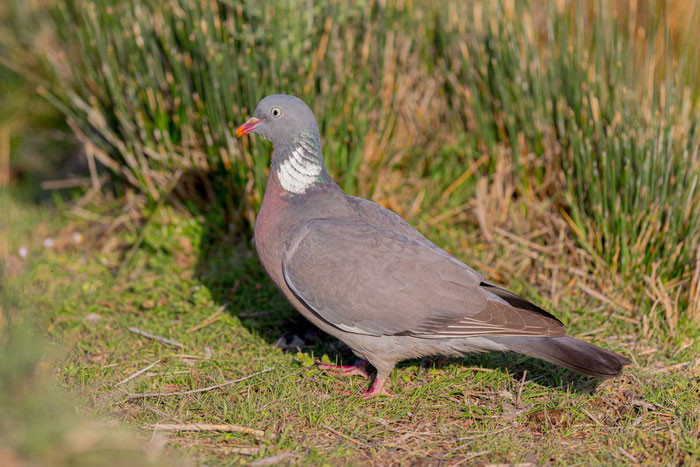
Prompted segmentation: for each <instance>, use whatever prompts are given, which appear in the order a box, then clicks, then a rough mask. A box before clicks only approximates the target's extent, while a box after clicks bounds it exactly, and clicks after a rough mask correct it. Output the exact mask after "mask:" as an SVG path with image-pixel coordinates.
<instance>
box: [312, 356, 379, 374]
mask: <svg viewBox="0 0 700 467" xmlns="http://www.w3.org/2000/svg"><path fill="white" fill-rule="evenodd" d="M318 368H319V369H321V370H327V371H332V372H333V373H338V374H340V375H342V376H353V375H357V376H362V377H363V378H369V373H367V362H366V361H365V360H358V361H357V362H355V364H354V365H352V366H347V365H345V366H344V365H328V364H326V363H320V364H319V365H318Z"/></svg>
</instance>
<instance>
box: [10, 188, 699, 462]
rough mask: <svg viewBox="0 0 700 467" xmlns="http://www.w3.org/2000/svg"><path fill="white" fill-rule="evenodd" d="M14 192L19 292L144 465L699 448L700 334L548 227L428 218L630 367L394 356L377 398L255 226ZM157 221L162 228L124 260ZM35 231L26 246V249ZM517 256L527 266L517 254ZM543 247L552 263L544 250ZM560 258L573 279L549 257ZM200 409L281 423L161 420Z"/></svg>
mask: <svg viewBox="0 0 700 467" xmlns="http://www.w3.org/2000/svg"><path fill="white" fill-rule="evenodd" d="M8 205H9V207H10V214H11V217H10V218H11V219H13V221H12V223H13V225H12V229H10V230H9V235H8V245H9V248H8V251H9V256H8V261H7V267H6V280H5V293H6V294H10V295H12V296H14V297H16V298H17V297H19V298H17V300H18V303H19V304H20V306H18V309H22V310H33V311H32V312H31V316H32V317H33V318H32V326H33V329H34V330H35V331H34V332H35V333H36V334H38V335H40V336H45V337H46V338H47V340H48V341H49V344H48V347H47V349H48V350H47V351H44V352H43V353H42V357H41V362H40V365H39V367H38V368H40V369H42V371H43V373H45V374H47V375H49V379H50V381H53V383H52V385H54V386H58V389H59V390H60V391H62V392H64V393H67V394H68V396H67V397H69V398H71V399H70V400H71V401H73V403H74V404H75V405H76V406H77V407H78V412H79V414H80V416H81V417H85V418H87V419H89V420H95V419H96V420H98V421H99V423H101V424H103V425H107V426H113V425H114V423H115V421H116V422H117V424H118V425H120V426H121V427H122V428H125V429H126V431H127V432H130V433H131V434H132V435H133V436H135V438H136V439H137V442H138V443H141V444H142V445H143V452H145V453H147V454H148V455H149V456H150V457H142V458H139V460H143V461H144V462H158V459H162V456H169V458H175V459H184V462H197V463H207V464H218V463H227V464H228V463H231V464H236V463H247V462H251V461H256V460H263V463H282V462H304V463H310V464H324V463H325V464H340V463H346V462H349V461H353V462H357V463H361V464H369V463H373V464H374V463H379V464H394V463H427V464H438V463H447V464H450V465H457V464H462V463H522V462H537V463H546V462H553V463H557V464H570V463H579V464H580V463H584V464H599V463H640V462H643V463H653V464H657V463H673V464H677V463H686V464H692V463H695V462H697V460H698V459H699V458H700V441H699V439H700V397H699V396H700V389H699V388H700V369H699V363H700V362H699V360H700V359H698V358H697V355H699V351H700V345H699V344H698V341H697V338H696V337H695V336H696V334H697V331H695V330H692V329H691V330H683V331H684V332H683V333H679V334H678V335H679V336H682V335H686V336H687V337H685V338H681V337H674V336H672V335H670V334H669V333H667V332H664V331H662V330H661V329H659V330H657V331H655V330H654V329H651V331H650V330H649V329H646V330H644V329H643V327H644V323H643V322H642V320H639V319H638V318H636V317H635V315H634V314H630V315H627V314H625V309H626V307H625V306H623V305H618V303H619V302H618V299H617V298H615V299H612V298H610V297H609V296H608V295H606V294H607V291H606V294H603V293H602V292H596V291H595V290H592V289H591V287H590V286H588V285H586V286H583V287H581V283H583V282H584V279H582V278H580V275H579V276H577V275H576V274H575V273H570V272H567V271H568V269H569V267H570V264H569V263H570V258H567V257H565V256H562V257H559V258H556V257H555V256H547V255H546V254H545V253H542V254H541V255H540V254H539V253H538V251H539V250H537V249H534V250H533V249H531V248H530V249H527V250H528V251H529V253H527V254H526V253H524V252H522V251H521V250H525V248H523V247H522V245H521V243H522V242H520V243H519V240H518V238H520V240H522V241H526V242H531V243H533V244H539V243H538V242H539V240H538V238H537V237H536V236H530V237H529V240H528V239H527V238H526V237H516V236H515V235H513V234H511V237H507V235H504V236H503V238H504V239H507V238H510V241H505V240H504V241H503V242H499V241H496V240H492V241H491V242H487V241H486V240H484V239H483V237H482V236H475V235H474V234H473V232H472V231H471V230H470V229H472V228H473V226H472V225H470V224H468V223H467V224H465V223H462V224H458V225H457V226H452V227H450V228H448V229H440V228H432V227H430V228H425V230H424V231H425V232H426V233H427V234H428V235H429V236H430V237H431V238H432V239H434V240H435V242H436V243H437V244H439V245H441V246H444V247H447V248H448V250H449V251H451V252H452V253H454V254H456V255H457V256H459V257H460V259H463V260H464V261H465V262H467V263H469V264H472V265H474V266H476V267H477V268H478V269H480V270H482V272H484V273H486V274H487V275H489V276H490V277H492V278H495V279H497V280H499V281H500V282H502V283H504V284H507V285H508V286H509V287H511V288H512V289H514V290H515V291H517V292H518V293H520V294H523V295H524V296H526V297H528V298H529V299H531V300H533V301H535V302H536V303H539V304H541V305H543V306H544V307H545V308H548V309H549V310H551V311H552V312H554V313H555V314H556V315H557V316H559V317H560V318H561V319H562V320H563V321H564V323H565V324H566V325H567V328H568V330H569V333H570V334H572V335H574V336H576V337H580V338H584V339H587V340H589V341H591V342H593V343H596V344H598V345H601V346H604V347H606V348H609V349H612V350H615V351H617V352H620V353H622V354H624V355H626V356H629V357H630V358H631V359H632V360H633V363H632V365H630V367H628V369H626V370H625V372H624V374H623V376H621V377H620V378H617V379H614V380H608V381H603V382H600V381H597V380H593V379H590V378H588V377H585V376H582V375H580V374H577V373H574V372H571V371H568V370H565V369H561V368H558V367H556V366H554V365H550V364H548V363H545V362H542V361H539V360H534V359H529V358H524V357H521V356H518V355H506V354H488V355H476V356H466V357H464V358H462V359H451V360H437V359H426V360H420V361H409V362H405V363H403V364H401V365H399V367H398V368H397V369H396V370H395V371H394V372H393V374H392V377H391V391H392V392H393V393H394V394H395V396H394V397H380V398H377V399H374V400H369V401H366V400H364V399H362V397H361V396H360V395H359V391H360V390H362V389H363V388H365V387H366V386H367V381H365V380H363V379H361V378H359V377H349V378H343V377H340V376H336V375H333V374H329V373H324V372H322V371H320V370H318V369H317V368H316V367H315V363H316V362H318V361H321V360H324V361H332V362H344V363H346V364H351V363H352V362H353V359H354V357H353V356H352V354H351V352H350V351H349V350H348V349H347V348H346V347H344V346H343V345H342V344H341V343H340V342H338V341H336V340H335V339H332V338H330V337H328V336H325V335H323V334H322V333H320V332H317V331H316V330H315V329H314V328H313V326H311V325H310V324H308V323H307V322H305V321H304V319H303V318H301V317H300V316H299V315H298V314H297V313H296V312H295V311H294V310H293V309H292V308H291V306H290V305H289V304H288V303H287V302H286V301H285V300H284V299H283V298H282V296H281V295H280V294H279V293H278V292H277V291H276V289H275V288H274V286H273V285H272V284H271V282H270V281H269V280H268V279H267V277H266V275H265V274H264V271H263V270H262V268H261V267H260V265H259V263H258V260H257V257H256V256H255V253H254V250H253V249H252V244H251V243H250V241H249V240H247V236H246V235H244V234H242V233H237V232H236V231H235V229H233V230H234V231H230V230H232V229H228V230H229V231H226V232H224V230H226V229H223V230H222V229H217V228H213V227H212V225H216V222H212V218H211V217H206V216H200V217H196V216H195V217H192V216H190V215H186V214H184V213H182V212H179V211H177V210H174V209H172V208H169V207H163V208H160V209H159V210H158V211H157V212H156V214H155V215H154V216H153V217H152V219H151V221H150V223H149V224H147V225H146V227H142V228H134V227H129V226H128V225H127V227H125V228H123V229H121V230H118V233H115V234H110V233H109V232H108V228H109V224H107V227H105V223H104V222H98V220H99V219H95V218H92V219H90V220H89V221H88V220H85V219H81V218H80V217H79V216H76V215H75V214H70V213H68V214H64V215H58V214H56V213H55V211H53V210H51V209H47V208H41V207H37V206H36V205H35V204H33V203H30V202H27V201H22V200H21V199H20V198H16V197H11V198H10V202H9V203H8ZM79 213H80V211H79ZM126 224H128V222H126ZM428 224H429V222H428V223H424V224H421V225H423V227H425V225H428ZM205 226H207V227H205ZM140 229H143V230H140ZM139 232H143V242H142V243H141V245H140V247H139V248H138V249H135V250H133V251H134V252H135V253H134V255H133V257H131V259H130V261H129V264H128V265H127V266H122V264H123V262H124V258H125V257H126V258H129V257H130V256H129V251H131V250H129V249H128V246H129V245H131V244H133V242H134V240H135V239H137V238H138V236H139ZM47 238H51V239H52V241H49V242H48V243H47V242H46V239H47ZM499 238H501V237H499ZM45 245H50V246H45ZM519 245H520V246H519ZM22 246H26V247H27V249H28V254H27V257H26V258H25V259H23V258H21V257H20V255H19V254H18V253H17V252H18V251H19V248H20V247H22ZM540 248H541V249H542V251H543V252H545V251H547V250H546V246H545V245H540ZM533 252H534V257H533ZM494 258H499V259H497V260H496V259H494ZM504 261H505V262H508V263H509V264H513V265H515V266H513V267H511V268H510V269H507V270H505V269H504V268H502V267H501V265H502V264H503V262H504ZM540 263H541V264H545V263H548V264H549V266H547V267H545V266H542V267H541V268H539V269H538V268H533V267H532V266H533V265H537V264H540ZM547 268H549V269H547ZM553 268H554V269H556V270H557V271H559V277H558V278H557V279H556V281H555V280H554V279H552V278H550V277H549V273H547V272H546V271H547V270H553ZM504 270H505V272H503V271H504ZM499 272H500V273H502V274H503V276H500V277H499ZM538 274H540V275H544V276H546V277H542V278H540V279H541V280H540V279H538V278H537V275H538ZM494 276H495V277H494ZM577 277H578V279H577ZM533 278H534V279H533ZM544 282H547V283H551V287H544V286H543V285H542V284H543V283H544ZM586 283H587V282H586ZM561 284H563V285H561ZM543 287H544V288H543ZM586 289H588V291H589V293H585V290H586ZM27 312H28V313H29V311H27ZM645 322H646V321H645ZM133 328H136V329H137V330H140V331H144V332H147V333H151V334H153V335H156V336H159V337H163V338H167V339H171V340H172V341H175V344H172V343H171V344H169V343H165V342H162V341H160V340H155V339H151V338H147V337H144V336H143V335H141V334H138V333H136V332H133V331H132V330H130V329H133ZM647 328H648V325H647ZM643 335H645V336H646V337H644V338H642V337H641V336H643ZM294 336H296V337H294ZM295 347H298V348H295ZM149 365H150V368H149V369H148V370H147V371H144V372H142V373H140V374H138V375H135V374H136V373H137V372H139V371H140V370H142V369H144V368H146V367H149ZM134 375H135V376H134ZM130 376H134V377H133V378H132V379H129V380H128V381H125V380H127V379H128V378H129V377H130ZM247 376H249V378H247V379H244V380H242V381H240V382H237V383H232V384H228V385H224V386H221V387H218V388H214V389H209V390H206V391H202V392H197V393H190V394H184V395H167V393H172V392H180V391H188V390H194V389H200V388H207V387H210V386H215V385H218V384H220V383H224V382H227V381H231V380H236V379H239V378H244V377H247ZM124 381H125V382H124ZM54 389H55V388H54ZM346 390H350V391H352V395H347V394H346ZM144 394H149V395H148V396H143V395H144ZM192 423H204V424H219V425H237V426H243V427H248V428H252V429H255V430H262V433H258V432H253V433H252V434H250V433H237V432H231V433H222V432H215V431H202V432H165V431H156V430H155V429H154V425H155V424H192ZM134 433H135V435H134ZM1 454H2V450H0V455H1ZM273 456H279V457H273ZM0 458H1V456H0Z"/></svg>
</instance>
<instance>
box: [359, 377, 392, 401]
mask: <svg viewBox="0 0 700 467" xmlns="http://www.w3.org/2000/svg"><path fill="white" fill-rule="evenodd" d="M394 395H395V394H392V393H390V392H389V391H387V390H386V389H385V388H384V378H375V380H374V382H373V383H372V387H370V388H369V390H367V389H366V390H363V391H362V397H363V398H364V399H365V400H369V399H374V398H375V397H377V396H390V397H394Z"/></svg>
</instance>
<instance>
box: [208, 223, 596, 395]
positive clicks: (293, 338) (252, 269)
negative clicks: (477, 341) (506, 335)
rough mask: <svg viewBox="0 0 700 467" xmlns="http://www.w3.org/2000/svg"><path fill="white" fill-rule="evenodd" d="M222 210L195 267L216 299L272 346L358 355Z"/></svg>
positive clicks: (492, 357) (583, 382)
mask: <svg viewBox="0 0 700 467" xmlns="http://www.w3.org/2000/svg"><path fill="white" fill-rule="evenodd" d="M220 212H221V211H218V210H217V211H212V213H211V214H207V215H205V223H204V228H203V231H202V234H201V239H200V254H199V259H198V263H197V266H196V269H195V273H196V276H197V278H198V280H199V281H200V282H201V283H202V284H203V285H205V286H206V287H207V288H208V289H209V291H210V293H211V295H212V297H213V299H214V300H215V301H216V302H217V304H219V305H225V306H226V310H227V312H228V313H230V314H231V315H232V316H235V317H237V318H238V319H239V320H240V322H241V324H242V325H243V326H244V327H245V328H246V329H247V330H248V331H249V332H250V333H252V334H254V335H257V336H259V337H260V338H262V339H263V340H264V341H265V342H267V344H268V345H270V346H271V347H272V346H278V347H282V348H283V349H285V350H286V351H289V352H294V353H296V352H297V351H298V350H302V351H304V352H307V353H310V354H311V355H312V356H314V357H315V358H318V359H320V358H321V357H322V356H323V355H326V356H328V358H329V359H330V360H331V361H332V362H337V363H338V364H344V365H350V364H352V363H353V362H354V361H355V360H356V357H355V356H354V355H353V353H352V351H351V350H350V349H349V348H348V347H347V346H346V345H344V344H343V343H342V342H340V341H339V340H337V339H335V338H333V337H331V336H329V335H327V334H325V333H323V332H322V331H320V330H318V329H317V328H316V327H315V326H314V325H313V324H311V323H310V322H309V321H307V320H306V319H305V318H304V317H303V316H302V315H301V314H299V313H298V312H297V311H296V310H294V309H293V308H292V306H291V305H290V304H289V303H288V302H287V300H286V299H285V298H284V297H283V296H282V294H281V293H280V292H279V291H278V290H277V288H276V287H275V286H274V284H273V283H272V281H271V280H270V279H269V278H268V277H267V274H266V273H265V271H264V269H263V268H262V266H261V265H260V262H259V261H258V257H257V255H256V253H255V249H254V246H253V242H252V240H251V239H250V237H249V235H248V234H247V233H245V230H244V229H236V228H232V227H231V226H230V224H228V223H227V222H226V220H225V219H223V218H222V216H221V215H220ZM298 347H299V348H298ZM447 362H448V364H461V365H463V366H466V367H472V368H483V369H487V370H495V369H499V370H501V371H507V372H508V373H509V374H510V375H511V376H512V378H513V379H515V380H518V381H520V380H521V379H522V377H523V375H524V374H525V372H526V371H527V379H528V380H535V381H536V382H537V384H539V385H541V386H546V387H550V388H568V390H570V391H572V392H574V393H592V392H594V391H595V389H596V387H597V386H598V384H599V380H597V379H595V378H591V377H588V376H585V375H583V374H581V373H577V372H575V371H571V370H568V369H566V368H562V367H558V366H556V365H553V364H551V363H548V362H544V361H541V360H537V359H533V358H526V357H523V356H521V355H518V354H511V353H498V352H495V353H488V354H472V355H466V356H465V357H463V358H456V359H455V358H453V359H449V360H447ZM428 363H430V361H428ZM443 363H444V362H443ZM421 365H422V366H425V365H426V361H425V360H408V361H405V362H402V363H400V364H399V368H404V367H411V366H421Z"/></svg>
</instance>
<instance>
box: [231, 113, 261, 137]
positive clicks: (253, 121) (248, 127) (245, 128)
mask: <svg viewBox="0 0 700 467" xmlns="http://www.w3.org/2000/svg"><path fill="white" fill-rule="evenodd" d="M262 121H263V120H262V118H255V117H251V118H249V119H248V121H247V122H245V123H244V124H243V125H241V126H239V127H238V129H237V130H236V136H237V137H239V138H240V137H241V136H243V135H245V134H246V133H250V132H251V131H253V130H255V127H256V126H258V123H260V122H262Z"/></svg>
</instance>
